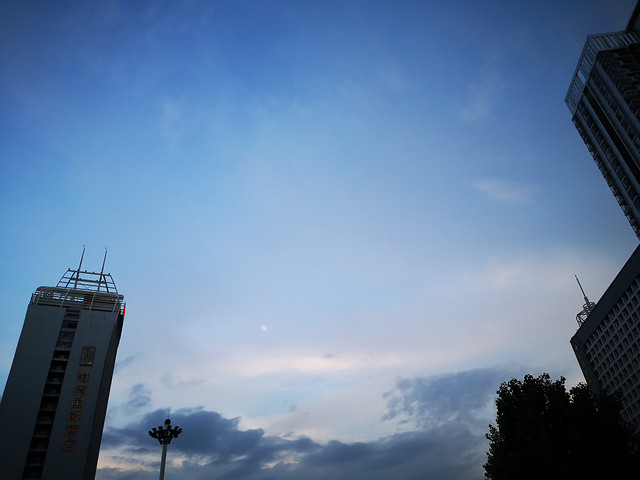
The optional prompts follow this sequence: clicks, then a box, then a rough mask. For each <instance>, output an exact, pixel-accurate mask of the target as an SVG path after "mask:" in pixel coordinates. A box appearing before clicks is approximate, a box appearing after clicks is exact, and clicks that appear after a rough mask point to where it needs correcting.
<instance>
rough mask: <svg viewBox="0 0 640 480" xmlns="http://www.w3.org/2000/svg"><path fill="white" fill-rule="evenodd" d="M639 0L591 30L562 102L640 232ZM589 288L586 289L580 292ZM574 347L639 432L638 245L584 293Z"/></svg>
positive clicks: (596, 384)
mask: <svg viewBox="0 0 640 480" xmlns="http://www.w3.org/2000/svg"><path fill="white" fill-rule="evenodd" d="M639 13H640V2H638V4H637V5H636V7H635V9H634V11H633V14H632V16H631V20H630V21H629V24H628V25H627V28H626V30H624V31H622V32H614V33H605V34H600V35H590V36H588V37H587V41H586V43H585V46H584V48H583V50H582V55H581V56H580V61H579V62H578V66H577V68H576V71H575V74H574V76H573V79H572V81H571V85H570V87H569V92H568V93H567V97H566V98H565V102H566V104H567V106H568V107H569V110H571V113H572V115H573V117H572V121H573V123H574V125H575V126H576V128H577V129H578V132H579V133H580V136H581V137H582V140H583V141H584V143H585V144H586V145H587V148H588V149H589V152H591V155H592V156H593V159H594V160H595V162H596V165H597V166H598V168H599V169H600V172H602V175H603V176H604V178H605V180H606V182H607V184H608V185H609V187H610V188H611V191H612V192H613V195H614V196H615V198H616V199H617V200H618V203H619V204H620V207H621V208H622V211H623V212H624V214H625V215H626V217H627V219H628V220H629V223H630V224H631V227H632V228H633V230H634V232H635V233H636V235H637V236H638V238H640V34H639V33H640V20H639ZM583 293H584V292H583ZM584 298H585V305H584V308H583V310H582V311H581V312H580V313H579V314H578V315H577V317H576V319H577V321H578V325H579V328H578V331H577V332H576V334H575V335H574V336H573V338H572V339H571V345H572V346H573V349H574V352H575V354H576V357H577V359H578V362H579V364H580V368H581V369H582V372H583V373H584V376H585V379H586V380H587V383H588V385H589V387H590V388H591V389H592V390H594V391H599V390H602V389H605V390H606V391H608V392H609V393H613V392H619V393H621V395H622V402H623V407H624V409H623V415H624V417H625V418H626V419H627V420H629V421H630V422H632V423H633V425H634V426H635V428H636V430H640V247H638V248H637V249H636V250H635V252H634V253H633V254H632V255H631V257H630V258H629V260H628V261H627V263H626V264H625V265H624V267H623V268H622V270H621V271H620V273H619V274H618V275H617V276H616V278H615V279H614V281H613V283H611V285H610V286H609V288H608V289H607V290H606V292H605V293H604V294H603V295H602V298H601V299H600V300H599V301H598V303H597V304H593V303H591V302H589V300H588V299H587V297H586V295H585V297H584Z"/></svg>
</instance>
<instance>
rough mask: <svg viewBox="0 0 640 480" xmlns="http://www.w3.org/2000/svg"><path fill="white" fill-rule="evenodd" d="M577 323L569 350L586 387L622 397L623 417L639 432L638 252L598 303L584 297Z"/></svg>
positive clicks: (639, 254) (638, 249)
mask: <svg viewBox="0 0 640 480" xmlns="http://www.w3.org/2000/svg"><path fill="white" fill-rule="evenodd" d="M576 319H577V320H578V325H579V328H578V331H577V332H576V334H575V335H574V336H573V337H572V338H571V346H572V347H573V351H574V353H575V354H576V358H577V359H578V363H579V364H580V368H581V369H582V372H583V374H584V377H585V379H586V380H587V384H588V385H589V387H590V388H591V390H593V391H596V392H598V391H600V390H603V389H604V390H606V391H608V392H619V393H620V394H621V396H622V405H623V411H622V413H623V416H624V417H625V419H626V420H628V421H629V422H631V423H632V424H633V425H634V426H635V428H636V429H637V430H640V247H638V248H636V250H635V252H633V254H632V255H631V257H630V258H629V260H628V261H627V263H626V264H625V265H624V267H622V270H620V273H618V275H617V276H616V278H615V279H614V280H613V282H612V283H611V285H609V288H607V290H606V291H605V292H604V294H603V295H602V297H601V298H600V300H599V301H598V303H597V304H595V305H594V304H593V303H591V302H589V300H588V299H587V298H586V296H585V307H584V310H583V311H582V312H580V313H579V314H578V315H577V317H576Z"/></svg>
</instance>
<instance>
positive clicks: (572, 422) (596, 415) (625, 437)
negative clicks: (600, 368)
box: [484, 373, 640, 480]
mask: <svg viewBox="0 0 640 480" xmlns="http://www.w3.org/2000/svg"><path fill="white" fill-rule="evenodd" d="M564 382H565V379H564V378H563V377H560V379H559V380H553V381H552V380H551V379H550V377H549V375H548V374H546V373H545V374H542V375H540V376H539V377H538V378H534V377H533V376H531V375H525V377H524V380H523V381H520V380H517V379H515V378H514V379H513V380H510V381H509V382H505V383H502V385H500V389H499V390H498V398H497V400H496V407H497V415H496V425H495V426H493V425H489V433H488V434H487V435H486V437H487V439H488V440H489V451H488V453H487V463H486V464H485V465H484V469H485V476H486V477H487V478H489V479H492V480H527V479H534V478H535V479H536V480H539V479H550V478H562V479H581V480H582V479H587V480H588V479H607V480H608V479H614V478H615V479H638V478H640V451H639V448H638V447H639V446H640V442H639V437H638V435H637V434H636V433H634V430H633V428H632V427H631V425H630V424H628V423H627V422H625V421H624V420H623V418H622V416H621V413H620V412H621V410H622V404H621V402H620V399H619V398H618V397H617V396H612V395H608V394H606V393H599V394H594V393H592V392H591V390H589V388H588V387H587V386H586V385H585V384H579V385H577V386H575V387H573V388H572V389H571V390H570V391H568V392H567V390H566V388H565V384H564Z"/></svg>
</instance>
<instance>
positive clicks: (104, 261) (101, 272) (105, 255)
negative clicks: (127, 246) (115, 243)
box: [97, 247, 109, 292]
mask: <svg viewBox="0 0 640 480" xmlns="http://www.w3.org/2000/svg"><path fill="white" fill-rule="evenodd" d="M106 262H107V247H104V259H103V260H102V270H100V279H99V282H98V290H97V291H98V292H99V291H100V286H101V285H102V280H103V279H104V264H105V263H106ZM104 285H105V287H106V288H107V292H108V291H109V285H108V284H107V281H106V279H105V282H104Z"/></svg>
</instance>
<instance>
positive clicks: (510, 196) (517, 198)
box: [471, 178, 538, 203]
mask: <svg viewBox="0 0 640 480" xmlns="http://www.w3.org/2000/svg"><path fill="white" fill-rule="evenodd" d="M471 186H472V187H473V188H474V189H475V190H478V191H479V192H482V193H484V194H485V195H486V196H487V197H489V198H490V199H492V200H499V201H502V202H516V203H528V202H531V201H532V200H533V197H534V195H535V193H536V192H537V191H538V187H537V186H536V185H532V184H529V183H521V182H513V181H511V180H503V179H499V178H485V179H480V180H476V181H474V182H471Z"/></svg>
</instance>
